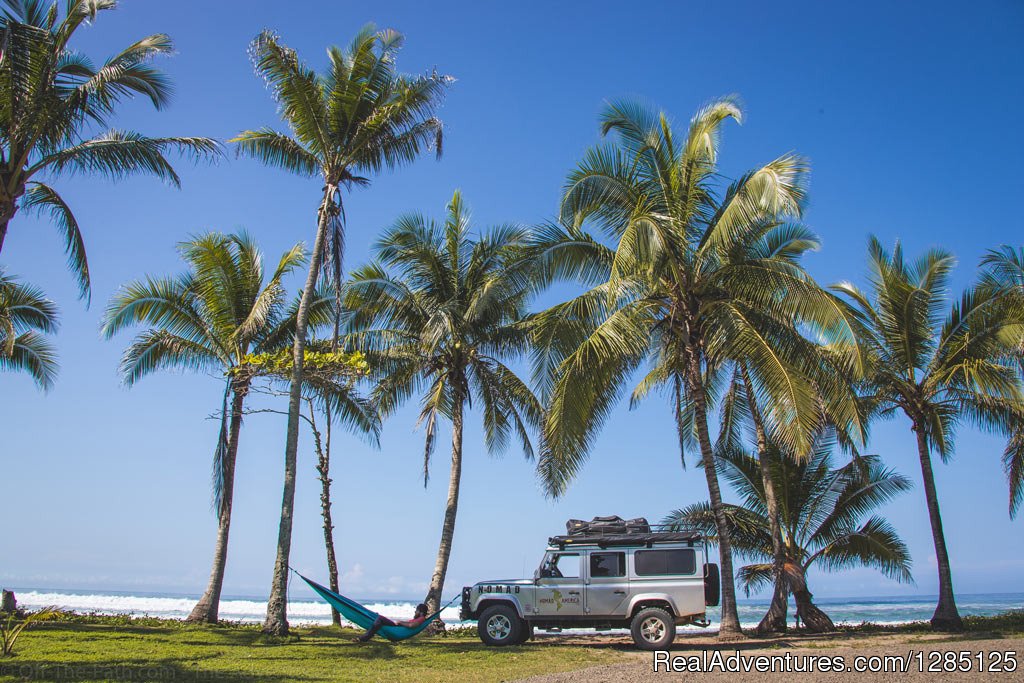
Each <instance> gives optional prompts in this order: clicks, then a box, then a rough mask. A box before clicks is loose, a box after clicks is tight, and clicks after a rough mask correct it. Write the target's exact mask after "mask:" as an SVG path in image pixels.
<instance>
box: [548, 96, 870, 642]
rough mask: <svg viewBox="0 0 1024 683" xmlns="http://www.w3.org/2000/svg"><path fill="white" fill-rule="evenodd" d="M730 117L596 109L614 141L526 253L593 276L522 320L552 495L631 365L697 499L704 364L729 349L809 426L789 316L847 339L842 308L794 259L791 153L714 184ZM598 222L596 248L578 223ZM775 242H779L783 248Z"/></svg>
mask: <svg viewBox="0 0 1024 683" xmlns="http://www.w3.org/2000/svg"><path fill="white" fill-rule="evenodd" d="M730 118H732V119H737V120H738V119H739V118H740V110H739V108H738V107H737V104H736V102H735V101H733V100H732V99H723V100H719V101H717V102H714V103H712V104H710V105H708V106H707V107H705V108H703V109H701V110H700V111H699V112H698V113H697V115H696V116H695V117H694V118H693V120H692V121H691V123H690V127H689V130H688V131H687V132H686V133H685V134H684V135H682V136H681V137H677V136H676V134H675V133H674V131H673V128H672V125H671V123H670V121H669V119H668V117H667V115H666V114H664V113H661V112H657V113H656V112H653V111H650V110H648V109H647V108H645V107H643V106H641V105H638V104H636V103H631V102H623V103H617V104H612V105H609V106H608V107H607V108H606V110H605V111H604V113H603V115H602V123H601V130H602V132H603V133H604V134H609V133H612V134H614V135H615V140H614V143H612V144H606V145H602V146H598V147H595V148H593V149H591V150H590V151H588V152H587V153H586V155H585V157H584V159H583V161H582V162H581V163H580V165H579V167H578V168H577V169H576V170H575V171H573V172H572V173H571V174H570V176H569V179H568V182H567V186H566V190H565V196H564V199H563V203H562V215H561V220H560V222H559V223H558V224H556V225H549V226H545V227H543V228H542V229H541V230H540V233H539V236H538V238H537V240H536V241H535V243H534V244H533V246H532V247H531V251H532V252H533V253H534V259H535V261H536V263H537V265H538V269H539V273H540V274H541V275H540V276H539V279H540V280H541V281H542V282H546V281H547V280H549V279H552V278H555V277H568V278H573V279H577V280H580V281H582V282H583V283H585V284H587V285H590V286H592V288H591V289H590V290H588V291H587V292H585V293H584V294H582V295H580V296H578V297H576V298H574V299H572V300H570V301H568V302H565V303H563V304H559V305H557V306H554V307H552V308H550V309H549V310H547V311H545V312H543V313H542V314H540V315H538V316H537V317H536V318H535V319H534V324H535V326H536V327H535V329H536V343H537V346H538V351H537V353H536V363H537V375H538V380H539V381H540V382H541V385H542V387H543V388H544V391H545V394H546V396H547V404H548V408H547V412H546V421H545V426H544V432H543V437H544V440H543V444H542V450H541V458H540V463H539V468H540V472H541V475H542V477H543V479H544V480H545V481H546V483H547V487H548V491H549V493H551V494H552V495H559V494H560V493H561V492H562V491H563V490H564V488H565V486H566V485H567V483H568V481H569V480H570V479H571V478H572V477H573V476H574V475H575V474H576V473H577V472H578V470H579V469H580V467H581V466H582V464H583V462H584V461H585V459H586V457H587V455H588V451H589V448H590V446H591V445H592V443H593V440H594V438H595V436H596V433H597V429H598V428H599V427H600V425H601V424H602V423H603V422H604V421H605V420H606V419H607V417H608V415H609V414H610V411H611V408H612V407H613V405H614V402H615V399H616V398H617V397H618V395H619V393H620V391H621V389H622V388H623V386H624V385H625V383H626V382H628V381H629V379H630V378H631V377H632V376H633V374H634V373H635V371H637V370H638V369H639V368H640V367H641V366H643V365H644V364H647V365H648V373H647V375H646V376H645V377H644V378H643V379H642V380H641V382H640V383H639V385H638V386H637V387H636V389H635V391H634V392H633V402H634V403H635V402H637V401H639V400H641V399H642V398H644V397H645V396H647V395H648V394H649V393H650V392H651V391H654V390H656V389H663V390H667V393H668V394H669V397H670V402H671V404H672V410H673V413H674V415H675V422H676V425H677V429H678V432H679V437H680V446H681V448H684V449H685V447H687V446H688V445H689V442H691V441H696V443H697V445H698V447H699V451H700V457H701V462H702V463H703V468H704V474H705V477H706V479H707V485H708V490H709V492H710V494H711V502H712V508H713V509H714V510H715V511H716V512H718V511H721V510H722V509H723V508H722V500H721V492H720V488H719V483H718V475H717V470H716V465H715V461H714V458H713V450H712V443H711V437H710V435H709V430H708V412H709V411H710V410H711V409H712V408H713V406H714V402H715V400H716V391H717V389H716V387H717V386H718V384H719V378H718V370H719V369H720V368H721V367H722V365H723V363H725V362H727V361H730V360H734V359H737V358H742V359H744V362H745V363H746V365H747V367H748V368H749V371H750V372H751V373H752V374H754V375H756V376H757V377H758V378H759V390H760V391H763V392H764V393H765V396H766V397H770V400H766V401H764V405H765V406H766V408H767V410H766V413H765V415H766V419H768V420H770V421H771V422H772V424H773V425H774V426H776V427H777V428H778V429H777V431H778V433H779V438H781V439H783V441H784V442H785V443H786V444H787V445H789V446H792V448H793V450H794V452H797V453H803V452H806V451H807V450H808V448H809V447H810V434H811V433H813V431H814V430H815V429H817V427H818V426H819V423H820V421H821V411H820V410H819V407H818V406H819V403H820V400H819V395H818V392H817V391H816V389H815V387H814V385H813V383H812V382H810V381H809V380H808V379H806V378H805V373H803V372H801V371H800V370H801V368H800V367H799V365H794V362H797V361H794V359H797V360H799V359H800V358H801V357H802V356H803V354H802V353H801V350H803V349H805V348H807V347H809V346H811V344H810V342H809V341H807V340H804V339H802V338H800V336H799V335H794V334H793V333H792V332H793V323H792V320H793V319H794V317H796V318H797V319H798V320H802V321H806V322H808V323H813V324H814V325H815V326H816V327H817V329H818V330H819V332H820V333H821V334H823V335H826V337H828V338H831V339H833V341H846V340H849V339H851V338H852V330H851V329H850V326H849V323H848V321H847V320H846V319H845V311H844V310H843V308H842V307H841V306H838V305H837V303H836V300H835V299H834V298H833V297H830V296H829V295H828V294H826V293H825V292H823V291H822V290H821V289H820V288H819V287H818V286H817V285H816V284H815V283H814V282H813V280H811V279H810V278H809V277H808V276H807V275H806V273H804V272H803V271H802V270H801V269H800V268H799V266H798V264H797V263H796V257H797V256H799V253H800V252H801V251H803V249H802V247H800V244H801V242H802V241H803V240H805V239H807V238H808V237H809V235H808V234H806V231H804V230H803V229H802V228H799V227H798V226H793V225H791V223H790V221H791V220H793V219H798V218H799V216H800V214H801V211H802V205H803V202H804V178H805V175H806V164H805V162H804V161H803V160H802V159H800V158H799V157H796V156H793V155H784V156H782V157H779V158H778V159H776V160H774V161H772V162H770V163H768V164H766V165H764V166H762V167H760V168H757V169H755V170H753V171H750V172H748V173H746V174H744V175H743V176H742V177H741V178H740V179H739V180H737V181H735V182H733V183H732V184H730V185H729V187H728V188H727V189H726V190H725V192H724V193H721V195H719V194H718V193H716V191H715V188H714V186H713V182H714V179H715V178H716V176H717V166H716V164H717V155H718V135H719V129H720V127H721V125H722V123H723V122H724V121H725V120H727V119H730ZM587 223H590V224H593V225H595V226H596V227H597V228H598V229H599V230H601V231H602V232H603V233H604V234H605V236H606V239H608V240H609V241H610V242H611V244H612V246H606V245H605V244H604V243H603V242H602V241H601V240H599V239H595V238H594V237H592V236H591V235H590V234H588V233H587V232H585V231H584V230H583V226H584V225H586V224H587ZM787 245H788V246H787ZM718 519H719V522H720V527H721V529H720V534H719V536H720V537H721V538H722V542H721V543H720V548H719V549H720V556H721V570H722V623H721V629H720V637H721V638H723V639H731V638H735V637H738V636H740V635H741V631H740V625H739V618H738V616H737V612H736V596H735V587H734V585H733V570H732V556H731V549H730V545H729V540H728V535H727V533H726V531H725V525H726V521H727V520H726V518H725V516H724V514H721V515H718Z"/></svg>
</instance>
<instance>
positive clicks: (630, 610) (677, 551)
mask: <svg viewBox="0 0 1024 683" xmlns="http://www.w3.org/2000/svg"><path fill="white" fill-rule="evenodd" d="M718 599H719V576H718V566H717V565H714V564H710V563H708V561H707V550H706V548H705V545H704V541H703V539H702V538H701V536H700V535H699V534H696V533H690V532H672V533H669V532H654V533H611V534H604V533H596V534H573V535H567V536H555V537H552V538H551V539H550V540H549V543H548V549H547V552H545V554H544V559H543V561H542V562H541V565H540V567H539V568H538V569H537V570H536V571H535V572H534V577H533V579H515V580H509V581H481V582H480V583H477V584H475V585H473V586H468V587H466V588H463V589H462V610H461V618H462V619H463V620H470V619H476V620H477V630H478V632H479V634H480V639H481V640H482V641H483V642H484V643H486V644H488V645H519V644H522V643H525V642H526V641H527V640H529V639H530V638H531V637H532V636H533V629H534V628H541V629H546V630H550V631H559V630H561V629H564V628H594V629H598V630H605V629H612V628H628V629H630V631H631V633H632V635H633V642H635V643H636V645H637V647H639V648H642V649H645V650H661V649H665V648H667V647H668V646H669V645H670V644H671V643H672V641H673V640H674V639H675V635H676V626H677V625H685V624H696V625H699V626H707V625H708V621H707V619H706V616H705V611H706V607H708V606H711V607H713V606H715V605H717V604H718Z"/></svg>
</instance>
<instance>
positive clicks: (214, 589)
mask: <svg viewBox="0 0 1024 683" xmlns="http://www.w3.org/2000/svg"><path fill="white" fill-rule="evenodd" d="M233 392H234V395H233V397H232V399H231V422H230V424H229V426H228V450H227V454H226V456H225V461H224V471H223V476H224V481H223V483H222V490H221V506H220V511H219V512H218V515H217V541H216V543H215V544H214V547H213V569H211V570H210V580H209V583H208V584H207V586H206V592H204V593H203V596H202V597H201V598H199V602H197V603H196V606H195V607H193V608H192V612H191V614H189V615H188V619H186V621H190V622H193V623H198V622H205V623H209V624H216V623H217V620H218V618H219V610H220V592H221V589H222V588H223V587H224V568H225V566H226V565H227V561H228V534H229V532H230V531H231V503H232V498H233V496H234V489H235V459H236V457H237V455H238V436H239V434H240V433H241V431H242V408H243V406H244V403H245V396H246V394H248V393H249V386H248V383H247V382H243V383H239V385H237V386H235V387H233Z"/></svg>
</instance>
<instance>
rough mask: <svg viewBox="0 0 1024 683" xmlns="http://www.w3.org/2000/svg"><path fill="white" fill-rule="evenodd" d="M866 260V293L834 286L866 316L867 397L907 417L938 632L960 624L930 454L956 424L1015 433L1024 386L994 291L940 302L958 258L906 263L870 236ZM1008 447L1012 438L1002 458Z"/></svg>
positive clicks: (932, 256) (948, 442)
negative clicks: (930, 546)
mask: <svg viewBox="0 0 1024 683" xmlns="http://www.w3.org/2000/svg"><path fill="white" fill-rule="evenodd" d="M868 262H869V268H870V277H869V284H870V294H865V293H863V292H861V291H860V290H859V289H858V288H857V287H855V286H854V285H852V284H849V283H843V284H840V285H837V286H836V290H837V291H839V292H842V293H843V294H845V295H846V296H847V297H848V298H849V299H850V301H851V302H852V304H853V306H854V307H856V309H857V310H858V313H859V315H860V316H861V317H862V318H863V320H864V321H866V326H865V327H864V328H863V329H862V331H861V334H862V336H863V339H862V344H863V346H864V347H865V348H866V349H867V355H868V356H869V357H870V361H869V363H868V366H867V377H866V382H865V391H866V395H867V397H868V399H869V400H870V401H871V402H872V403H873V404H874V405H875V408H876V410H877V411H878V413H879V414H880V415H883V416H887V415H892V414H894V413H895V412H896V411H902V412H903V414H905V415H906V416H907V417H908V418H909V419H910V421H911V430H912V431H913V432H914V434H915V436H916V439H917V452H918V458H919V460H920V463H921V477H922V479H923V481H924V493H925V500H926V502H927V506H928V518H929V521H930V523H931V529H932V540H933V542H934V544H935V556H936V560H937V565H938V574H939V601H938V605H937V606H936V608H935V614H934V615H933V616H932V620H931V623H932V627H933V628H935V629H943V630H960V629H962V628H963V623H962V622H961V620H960V614H959V612H958V611H957V608H956V600H955V598H954V595H953V579H952V575H951V572H950V566H949V554H948V552H947V550H946V539H945V535H944V534H943V531H942V516H941V514H940V512H939V496H938V492H937V490H936V488H935V477H934V475H933V473H932V461H931V452H932V450H933V449H935V450H937V451H938V453H939V456H940V457H941V458H942V460H943V462H945V461H947V460H948V459H949V458H950V456H951V455H952V453H953V447H954V444H953V435H954V433H955V429H956V427H957V426H958V424H960V423H962V422H965V421H966V422H969V423H973V424H974V425H976V426H978V427H979V428H982V429H984V430H986V431H993V432H997V433H1003V434H1005V435H1007V436H1008V437H1012V436H1013V432H1014V430H1015V428H1019V425H1020V424H1021V423H1022V421H1024V389H1022V387H1021V381H1020V375H1019V372H1018V369H1017V368H1016V367H1015V364H1014V362H1013V359H1012V351H1013V349H1012V348H1011V347H1010V346H1009V345H1008V344H1007V343H1006V336H1005V332H1006V329H1007V326H1006V325H1007V318H1006V315H1005V311H1004V310H1003V309H1002V308H1001V307H1000V306H999V305H998V304H999V301H1000V300H999V297H998V296H996V295H995V294H994V293H993V292H991V291H990V290H988V289H986V288H984V287H977V288H975V289H973V290H970V291H967V292H965V293H964V294H963V296H962V297H961V299H960V301H959V302H958V303H954V304H953V305H952V307H951V308H949V309H947V308H946V307H947V292H948V287H949V278H950V273H951V271H952V269H953V266H954V263H955V261H954V258H953V256H952V255H951V254H949V253H948V252H946V251H944V250H941V249H932V250H929V251H927V252H925V253H924V254H923V255H922V256H921V257H920V258H918V259H917V260H916V261H914V262H912V263H908V262H907V261H905V259H904V256H903V249H902V248H901V247H900V245H899V243H897V245H896V248H895V249H894V251H893V253H892V254H889V253H888V252H886V250H885V249H884V248H883V247H882V245H881V244H880V243H879V242H878V240H877V239H875V238H874V237H871V238H870V241H869V245H868ZM1014 447H1015V446H1014V440H1013V439H1012V438H1011V440H1010V441H1009V445H1008V448H1007V455H1008V456H1009V455H1012V451H1013V449H1014ZM1016 447H1017V448H1018V449H1019V447H1020V445H1019V444H1018V445H1017V446H1016Z"/></svg>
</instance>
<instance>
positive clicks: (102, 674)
mask: <svg viewBox="0 0 1024 683" xmlns="http://www.w3.org/2000/svg"><path fill="white" fill-rule="evenodd" d="M137 621H140V620H130V619H120V620H119V619H118V618H106V619H90V618H74V619H63V620H61V621H58V622H54V623H47V624H41V625H38V626H35V627H33V628H31V629H30V630H28V631H26V632H25V634H24V635H23V636H22V638H21V640H20V641H19V642H18V646H17V648H16V650H15V653H16V656H14V657H12V658H7V659H0V681H3V682H5V683H6V682H7V681H11V682H13V681H24V680H32V681H62V682H63V681H79V682H86V681H87V682H90V683H92V682H99V681H147V682H148V681H224V682H235V681H238V682H241V681H252V682H256V683H261V682H264V681H266V682H268V683H269V682H271V681H275V682H277V681H281V682H287V681H301V682H303V683H316V682H318V681H396V682H400V681H416V682H417V683H419V682H428V681H452V680H457V681H467V682H469V681H474V682H475V681H501V680H508V679H510V678H519V677H524V676H530V675H534V674H539V673H547V672H555V671H570V670H573V669H579V668H583V667H585V666H590V665H594V664H602V663H607V662H610V661H615V660H616V659H617V658H619V657H620V656H621V655H619V654H617V653H616V651H614V650H608V649H603V650H602V649H590V648H583V647H571V646H565V645H557V644H539V643H530V644H527V645H524V646H522V647H508V648H490V647H486V646H484V645H483V643H481V642H480V641H479V639H477V638H476V637H475V636H471V635H469V634H465V633H460V634H458V635H449V636H420V637H418V638H414V639H412V640H411V641H406V642H404V643H402V644H399V645H391V644H388V643H386V642H384V641H379V640H374V641H372V642H370V643H367V644H362V643H357V642H354V638H355V636H356V635H357V632H356V631H351V630H348V631H338V630H336V629H331V628H304V629H295V630H294V634H295V635H293V636H291V637H289V638H287V639H276V638H267V637H265V636H263V635H262V634H261V633H260V632H259V630H258V629H257V628H254V627H250V626H239V625H231V626H226V627H225V626H218V627H193V626H183V625H181V624H180V623H172V622H166V623H161V622H159V621H158V620H152V619H150V620H141V622H142V623H141V624H140V623H136V622H137Z"/></svg>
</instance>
